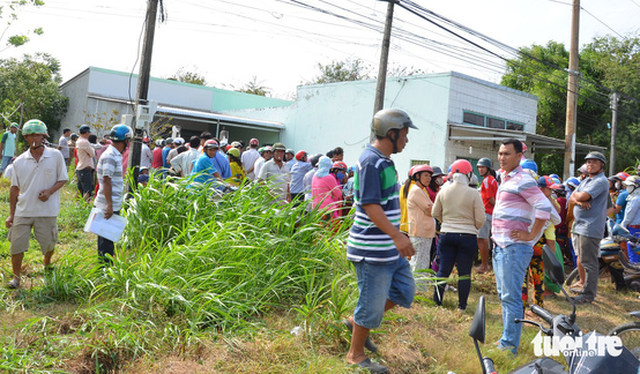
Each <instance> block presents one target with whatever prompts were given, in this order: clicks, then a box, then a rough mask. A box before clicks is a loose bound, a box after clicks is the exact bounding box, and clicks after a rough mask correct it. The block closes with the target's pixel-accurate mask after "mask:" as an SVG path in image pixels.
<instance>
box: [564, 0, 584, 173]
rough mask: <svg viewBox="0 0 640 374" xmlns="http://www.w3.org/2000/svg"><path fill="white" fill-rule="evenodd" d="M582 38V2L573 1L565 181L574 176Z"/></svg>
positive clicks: (565, 145)
mask: <svg viewBox="0 0 640 374" xmlns="http://www.w3.org/2000/svg"><path fill="white" fill-rule="evenodd" d="M579 36H580V0H573V11H572V17H571V49H570V50H569V87H568V90H567V91H568V92H567V124H566V128H565V135H564V179H565V180H566V179H567V178H570V177H572V176H573V173H574V171H575V156H576V124H577V123H578V116H577V115H578V79H579V78H580V72H579V71H578V69H579V68H578V42H579Z"/></svg>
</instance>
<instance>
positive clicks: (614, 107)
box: [609, 92, 618, 176]
mask: <svg viewBox="0 0 640 374" xmlns="http://www.w3.org/2000/svg"><path fill="white" fill-rule="evenodd" d="M617 134H618V93H617V92H614V93H613V94H612V95H611V153H610V156H609V175H610V176H611V175H614V174H615V173H616V136H617Z"/></svg>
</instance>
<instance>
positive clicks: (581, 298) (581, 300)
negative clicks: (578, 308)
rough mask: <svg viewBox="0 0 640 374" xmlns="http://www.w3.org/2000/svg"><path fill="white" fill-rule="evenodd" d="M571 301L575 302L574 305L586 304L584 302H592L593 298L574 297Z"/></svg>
mask: <svg viewBox="0 0 640 374" xmlns="http://www.w3.org/2000/svg"><path fill="white" fill-rule="evenodd" d="M573 301H574V302H575V303H576V305H586V304H591V303H593V299H590V298H588V297H585V296H578V297H574V298H573Z"/></svg>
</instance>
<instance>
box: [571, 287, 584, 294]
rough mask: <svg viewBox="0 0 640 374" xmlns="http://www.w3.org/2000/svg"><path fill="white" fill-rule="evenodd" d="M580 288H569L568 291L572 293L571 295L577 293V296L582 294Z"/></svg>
mask: <svg viewBox="0 0 640 374" xmlns="http://www.w3.org/2000/svg"><path fill="white" fill-rule="evenodd" d="M582 290H583V288H582V287H571V288H569V291H571V292H573V293H577V294H578V295H580V294H582Z"/></svg>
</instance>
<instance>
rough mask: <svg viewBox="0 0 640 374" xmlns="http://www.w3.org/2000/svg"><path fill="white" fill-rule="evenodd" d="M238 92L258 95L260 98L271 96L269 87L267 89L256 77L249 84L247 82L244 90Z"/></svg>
mask: <svg viewBox="0 0 640 374" xmlns="http://www.w3.org/2000/svg"><path fill="white" fill-rule="evenodd" d="M237 91H238V92H244V93H248V94H252V95H258V96H269V95H270V89H269V87H265V86H264V85H263V84H262V81H258V77H257V76H255V75H254V76H253V78H252V79H251V80H250V81H249V82H247V84H245V85H244V86H243V87H242V88H240V89H238V90H237Z"/></svg>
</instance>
